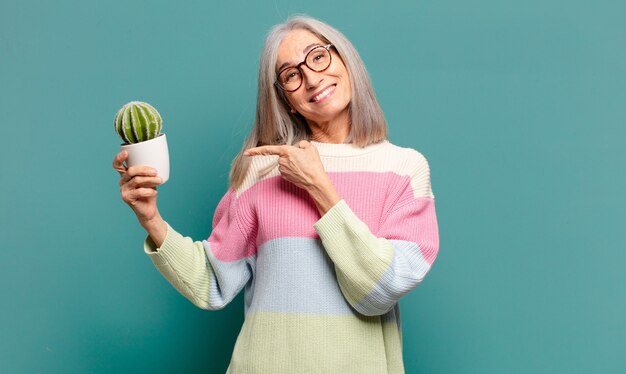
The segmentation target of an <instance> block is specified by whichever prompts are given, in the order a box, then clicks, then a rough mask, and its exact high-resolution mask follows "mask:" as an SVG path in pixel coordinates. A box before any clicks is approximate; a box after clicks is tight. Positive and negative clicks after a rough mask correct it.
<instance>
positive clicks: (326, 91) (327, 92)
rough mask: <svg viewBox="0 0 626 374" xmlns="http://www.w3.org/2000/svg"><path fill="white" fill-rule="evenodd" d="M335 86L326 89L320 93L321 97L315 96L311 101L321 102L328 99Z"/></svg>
mask: <svg viewBox="0 0 626 374" xmlns="http://www.w3.org/2000/svg"><path fill="white" fill-rule="evenodd" d="M333 87H334V86H330V87H328V88H327V89H325V90H324V91H322V92H320V94H319V95H316V96H313V99H311V101H320V100H321V99H323V98H324V97H326V95H328V94H329V93H330V91H331V90H332V89H333Z"/></svg>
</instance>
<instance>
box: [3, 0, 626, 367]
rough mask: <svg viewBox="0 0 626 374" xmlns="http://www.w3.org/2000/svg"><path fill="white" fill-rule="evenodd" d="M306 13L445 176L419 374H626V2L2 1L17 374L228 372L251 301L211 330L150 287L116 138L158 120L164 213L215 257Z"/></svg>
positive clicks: (409, 360)
mask: <svg viewBox="0 0 626 374" xmlns="http://www.w3.org/2000/svg"><path fill="white" fill-rule="evenodd" d="M295 13H306V14H309V15H311V16H314V17H319V18H320V19H322V20H324V21H326V22H328V23H330V24H331V25H333V26H335V27H336V28H338V29H339V30H340V31H342V32H343V33H344V34H345V35H346V36H347V37H348V38H349V39H350V40H351V41H352V42H353V43H354V45H355V46H356V47H357V49H358V50H359V52H360V53H361V56H362V58H363V60H364V61H365V64H366V66H367V68H368V70H369V72H370V74H371V78H372V81H373V84H374V88H375V90H376V93H377V95H378V98H379V100H380V103H381V105H382V107H383V109H384V111H385V114H386V116H387V119H388V121H389V129H390V140H391V141H392V142H393V143H396V144H398V145H401V146H406V147H412V148H415V149H418V150H419V151H420V152H422V153H423V154H424V155H425V156H426V157H427V158H428V160H429V163H430V167H431V172H432V175H431V179H432V186H433V190H434V193H435V196H436V201H437V215H438V220H439V230H440V237H441V248H440V254H439V257H438V259H437V261H436V263H435V265H434V267H433V270H432V272H431V273H430V274H429V276H428V277H427V279H426V281H425V282H424V283H423V284H422V285H421V286H420V287H418V288H417V289H416V290H414V291H413V292H411V293H410V294H409V295H407V296H406V297H405V298H403V299H402V301H401V306H402V312H403V334H404V355H405V365H406V369H407V372H408V373H624V372H626V358H625V357H626V356H625V354H624V353H625V352H626V350H625V347H626V322H625V316H626V297H625V295H626V292H625V286H626V271H624V268H625V266H624V264H625V262H626V254H625V250H626V244H625V243H626V241H625V236H624V233H623V232H624V231H622V230H623V229H624V227H625V226H626V198H625V197H624V192H625V191H626V173H625V171H626V170H625V167H624V159H625V158H624V144H625V139H626V126H625V124H626V121H625V120H626V90H625V87H626V48H624V46H626V22H624V15H625V14H626V2H623V1H610V0H600V1H595V2H589V1H564V0H541V1H539V0H526V1H521V0H518V1H502V0H497V1H496V0H478V1H472V2H468V1H460V0H454V1H452V0H437V1H419V2H415V1H411V2H409V1H405V2H390V3H383V2H382V1H365V2H364V1H351V2H341V3H339V2H335V1H326V0H322V1H317V2H311V1H286V0H275V1H271V2H254V3H252V2H244V1H230V2H219V3H218V2H207V1H187V2H182V1H181V2H173V1H172V2H162V1H161V2H148V1H107V2H96V1H78V0H59V1H55V2H48V1H17V0H0V124H1V126H2V133H3V136H2V147H0V166H1V173H2V183H1V184H0V189H1V190H0V203H1V209H0V220H1V221H0V223H1V230H2V232H1V238H2V248H1V252H2V260H1V261H0V283H1V284H2V286H1V287H0V289H1V290H2V291H1V297H2V307H1V308H0V321H1V322H0V331H1V332H0V334H1V335H2V339H0V371H2V372H4V373H57V372H59V373H60V372H66V373H118V372H139V371H141V372H152V373H169V372H189V373H191V372H197V373H200V372H204V373H223V372H224V371H225V369H226V367H227V365H228V361H229V359H230V354H231V352H232V348H233V346H234V343H235V339H236V337H237V334H238V332H239V328H240V326H241V324H242V322H243V293H241V294H240V295H239V296H238V297H237V298H236V299H235V301H233V302H232V303H231V304H230V305H228V306H227V307H226V308H225V309H224V310H221V311H216V312H207V311H203V310H200V309H198V308H196V307H195V306H193V305H192V304H191V303H190V302H188V301H187V300H186V299H185V298H184V297H182V296H181V295H179V294H178V293H177V292H176V290H174V288H173V287H171V286H170V285H169V284H168V283H167V281H166V280H165V279H164V278H162V277H161V275H160V274H159V273H158V272H157V270H156V269H155V268H154V266H153V265H152V263H151V261H150V260H149V258H148V257H147V256H146V255H145V254H144V253H143V251H142V241H143V239H144V237H145V232H144V231H143V229H142V228H141V227H140V226H139V224H138V223H137V221H136V218H135V216H134V214H133V213H132V211H131V210H130V208H128V207H127V206H126V205H125V204H124V202H123V201H122V200H121V197H120V194H119V185H118V181H119V176H118V174H117V173H116V172H115V171H114V170H113V169H112V167H111V163H112V160H113V157H114V156H115V154H116V153H117V152H118V150H119V143H120V140H119V139H118V137H117V135H116V134H115V132H114V130H113V117H114V115H115V113H116V111H117V110H118V109H119V108H120V107H121V106H122V105H123V104H124V103H126V102H128V101H131V100H141V101H147V102H149V103H151V104H153V105H155V106H156V107H157V108H158V109H159V111H160V112H161V114H162V115H163V118H164V131H165V132H166V133H167V135H168V140H169V145H170V153H171V162H172V168H171V173H172V174H171V179H170V181H169V182H167V183H166V184H165V185H164V186H162V187H161V188H160V189H159V191H160V194H159V208H160V211H161V213H162V215H163V216H164V218H165V219H167V220H168V221H169V222H170V223H171V224H172V225H173V226H174V227H176V228H177V230H179V231H180V232H182V233H183V234H185V235H187V236H191V237H192V238H194V239H195V240H201V239H203V238H206V237H208V235H209V234H210V226H211V220H212V217H213V212H214V209H215V206H216V205H217V203H218V201H219V199H220V198H221V196H222V194H223V193H224V192H225V190H226V187H227V181H228V170H229V165H230V161H231V160H232V158H233V157H234V155H235V154H236V153H237V151H238V149H239V147H240V146H241V144H242V141H243V138H244V136H245V135H246V134H247V132H248V131H249V129H250V128H251V122H252V117H253V114H254V108H255V104H256V101H255V100H256V73H257V66H258V57H259V53H260V51H261V47H262V43H263V40H264V37H265V34H266V32H267V31H268V30H269V28H270V27H271V26H272V25H273V24H275V23H278V22H281V21H283V20H285V19H286V17H287V16H288V15H291V14H295ZM346 359H347V360H349V359H350V358H348V357H347V358H346Z"/></svg>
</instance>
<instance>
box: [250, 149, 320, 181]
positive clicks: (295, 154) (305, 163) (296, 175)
mask: <svg viewBox="0 0 626 374" xmlns="http://www.w3.org/2000/svg"><path fill="white" fill-rule="evenodd" d="M243 154H244V156H258V155H278V156H279V158H278V165H279V166H278V171H280V174H281V175H282V176H283V178H285V179H286V180H288V181H289V182H291V183H293V184H295V185H296V186H298V187H300V188H302V189H305V190H307V191H308V190H310V189H312V188H314V187H316V186H317V187H319V185H320V184H321V183H325V182H327V181H328V180H329V178H328V175H327V174H326V171H325V170H324V165H323V164H322V160H321V159H320V155H319V153H318V152H317V148H315V146H314V145H313V144H311V143H310V142H308V141H306V140H301V141H300V142H298V144H296V145H295V146H292V145H264V146H261V147H255V148H250V149H247V150H246V151H245V152H244V153H243Z"/></svg>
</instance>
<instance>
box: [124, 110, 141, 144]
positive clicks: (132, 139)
mask: <svg viewBox="0 0 626 374" xmlns="http://www.w3.org/2000/svg"><path fill="white" fill-rule="evenodd" d="M122 121H123V122H124V134H125V136H126V138H127V139H128V142H129V143H137V137H136V136H135V133H134V131H133V119H132V117H131V106H130V105H129V106H127V107H126V109H124V118H122Z"/></svg>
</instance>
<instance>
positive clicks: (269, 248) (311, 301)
mask: <svg viewBox="0 0 626 374" xmlns="http://www.w3.org/2000/svg"><path fill="white" fill-rule="evenodd" d="M256 266H257V267H256V269H257V273H256V280H255V285H254V288H255V292H254V297H251V300H250V301H251V304H250V306H249V309H248V312H259V311H273V312H288V313H315V314H354V313H355V311H354V310H353V309H351V307H350V304H348V302H347V301H346V299H345V298H344V296H343V294H342V293H341V289H340V288H339V285H338V283H337V277H336V275H335V267H334V264H333V263H332V261H331V260H330V258H329V257H328V255H327V254H326V251H325V250H324V247H323V246H322V244H321V241H319V240H316V239H312V238H297V237H291V238H290V237H286V238H278V239H274V240H270V241H267V242H265V243H264V244H263V245H262V246H261V247H260V248H259V250H258V253H257V264H256Z"/></svg>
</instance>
